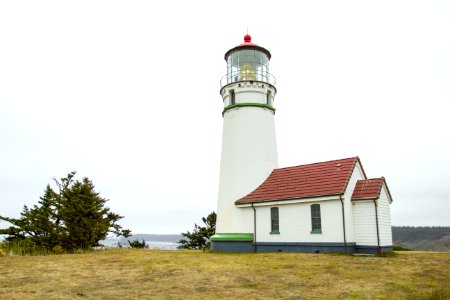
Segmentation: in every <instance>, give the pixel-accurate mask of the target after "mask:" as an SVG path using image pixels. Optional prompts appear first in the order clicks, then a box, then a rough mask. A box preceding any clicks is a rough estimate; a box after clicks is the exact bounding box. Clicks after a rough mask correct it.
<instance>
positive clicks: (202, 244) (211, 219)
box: [178, 212, 217, 249]
mask: <svg viewBox="0 0 450 300" xmlns="http://www.w3.org/2000/svg"><path fill="white" fill-rule="evenodd" d="M216 217H217V216H216V213H215V212H212V213H210V214H209V215H208V216H207V217H206V218H205V217H203V218H202V221H203V223H204V224H205V226H199V225H197V224H194V230H193V231H192V232H190V231H187V232H186V233H181V235H182V236H183V237H185V238H187V239H181V240H180V241H179V243H180V244H181V245H180V246H179V247H178V248H180V249H202V248H209V247H210V246H211V241H210V237H211V236H213V235H214V233H215V232H216Z"/></svg>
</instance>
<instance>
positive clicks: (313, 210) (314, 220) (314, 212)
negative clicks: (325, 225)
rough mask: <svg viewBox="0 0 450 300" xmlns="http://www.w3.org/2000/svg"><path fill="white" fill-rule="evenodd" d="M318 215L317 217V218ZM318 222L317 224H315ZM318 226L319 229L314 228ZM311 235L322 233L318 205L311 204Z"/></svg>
mask: <svg viewBox="0 0 450 300" xmlns="http://www.w3.org/2000/svg"><path fill="white" fill-rule="evenodd" d="M317 213H318V216H317ZM317 221H318V222H317ZM317 225H319V227H320V228H315V227H317ZM310 233H311V234H321V233H322V214H321V212H320V204H317V203H315V204H311V232H310Z"/></svg>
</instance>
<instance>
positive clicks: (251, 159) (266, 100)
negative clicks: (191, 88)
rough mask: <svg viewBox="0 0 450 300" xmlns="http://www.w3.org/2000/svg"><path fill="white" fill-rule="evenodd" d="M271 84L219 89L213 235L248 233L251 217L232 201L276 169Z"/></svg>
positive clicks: (254, 83) (238, 84) (230, 85)
mask: <svg viewBox="0 0 450 300" xmlns="http://www.w3.org/2000/svg"><path fill="white" fill-rule="evenodd" d="M275 94H276V89H275V87H274V86H272V85H271V84H268V83H266V82H257V81H244V82H236V83H232V84H228V85H227V86H225V87H224V88H222V90H221V95H222V98H223V102H224V111H223V133H222V156H221V163H220V180H219V199H218V208H217V224H216V232H218V233H252V232H253V230H254V229H253V216H252V215H251V214H250V215H247V214H249V213H251V212H249V210H242V209H239V208H237V207H236V206H235V204H234V202H235V201H236V200H238V199H240V198H242V197H244V196H245V195H247V194H248V193H250V192H252V191H253V190H254V189H255V188H257V187H258V186H259V185H260V184H261V183H262V182H263V181H264V180H265V179H266V178H267V177H268V176H269V175H270V173H271V172H272V170H273V169H275V168H277V167H278V154H277V145H276V135H275V122H274V114H275V109H274V108H273V100H274V96H275Z"/></svg>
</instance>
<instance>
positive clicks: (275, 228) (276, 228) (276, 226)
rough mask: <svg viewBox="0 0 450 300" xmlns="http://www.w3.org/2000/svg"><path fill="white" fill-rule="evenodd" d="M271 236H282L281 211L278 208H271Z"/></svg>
mask: <svg viewBox="0 0 450 300" xmlns="http://www.w3.org/2000/svg"><path fill="white" fill-rule="evenodd" d="M275 212H276V213H275ZM275 217H276V218H275ZM270 234H280V209H279V208H278V207H271V208H270Z"/></svg>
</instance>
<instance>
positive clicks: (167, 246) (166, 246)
mask: <svg viewBox="0 0 450 300" xmlns="http://www.w3.org/2000/svg"><path fill="white" fill-rule="evenodd" d="M119 242H120V244H121V245H122V246H123V247H129V245H128V242H127V241H126V242H122V241H118V240H113V239H111V240H110V239H107V240H103V241H100V244H102V245H103V246H105V247H111V248H116V247H118V246H119V244H118V243H119ZM145 243H146V244H147V245H148V249H153V250H177V247H178V246H179V245H180V244H178V243H172V242H159V241H145Z"/></svg>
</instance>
